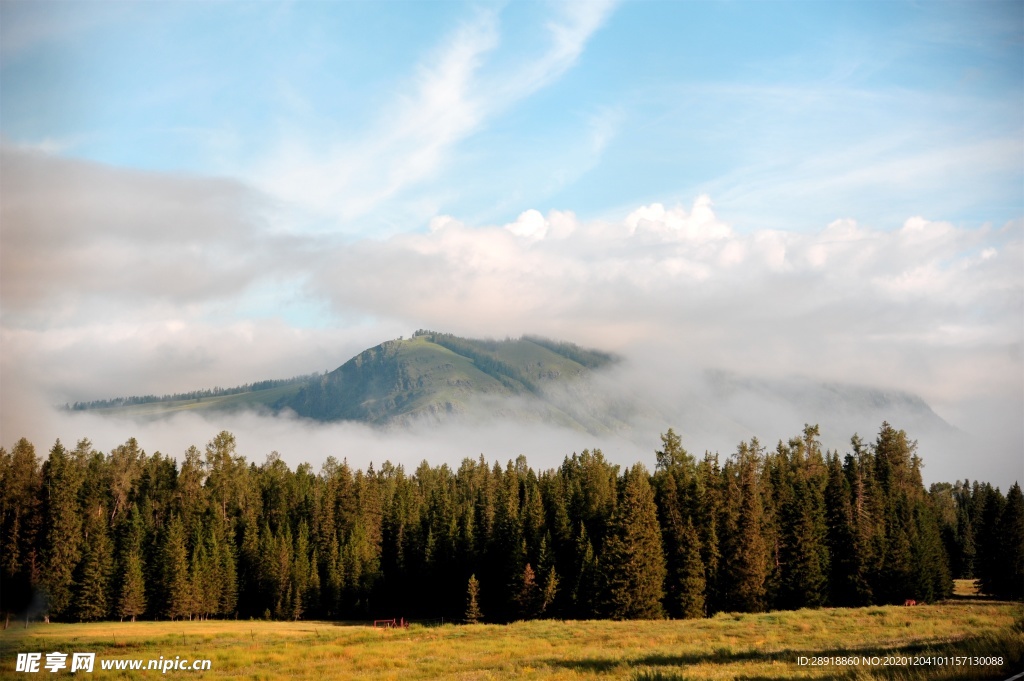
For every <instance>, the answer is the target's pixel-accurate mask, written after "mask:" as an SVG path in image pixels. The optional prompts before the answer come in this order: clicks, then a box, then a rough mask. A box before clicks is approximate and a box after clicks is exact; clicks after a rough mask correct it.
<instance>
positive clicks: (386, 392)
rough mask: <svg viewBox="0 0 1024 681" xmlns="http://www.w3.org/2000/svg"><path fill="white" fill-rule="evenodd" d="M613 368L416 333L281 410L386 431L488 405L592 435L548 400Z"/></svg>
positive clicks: (559, 350) (527, 344) (511, 344)
mask: <svg viewBox="0 0 1024 681" xmlns="http://www.w3.org/2000/svg"><path fill="white" fill-rule="evenodd" d="M613 361H614V358H613V357H612V356H611V355H608V354H605V353H601V352H597V351H595V350H585V349H583V348H580V347H578V346H576V345H573V344H571V343H560V342H555V341H550V340H547V339H543V338H537V337H533V336H524V337H522V338H519V339H516V340H511V339H509V340H503V341H493V340H473V339H468V338H460V337H458V336H453V335H451V334H445V333H435V332H432V331H417V332H416V333H415V334H414V335H413V337H412V338H410V339H407V340H403V339H399V340H393V341H388V342H386V343H381V344H380V345H378V346H376V347H373V348H370V349H369V350H365V351H363V352H362V353H360V354H358V355H356V356H355V357H353V358H352V359H350V360H349V361H347V362H345V363H344V364H343V365H341V366H340V367H338V368H337V369H335V370H334V371H332V372H330V373H328V374H325V375H324V376H322V377H320V378H318V379H315V380H311V381H309V382H307V383H306V384H305V385H303V386H302V387H301V388H300V389H299V390H298V391H297V392H296V393H295V394H294V395H291V396H288V397H284V398H282V399H280V400H279V401H278V402H276V403H275V405H274V406H275V408H277V409H290V410H292V411H294V412H295V413H296V414H298V415H299V416H305V417H307V418H311V419H315V420H318V421H339V420H351V421H363V422H366V423H373V424H386V423H396V422H397V423H403V422H410V421H412V420H416V419H421V418H430V419H440V418H445V417H448V416H452V415H459V414H468V413H470V412H477V411H480V408H481V403H484V404H491V405H492V406H494V407H498V408H499V409H501V410H502V411H503V412H504V413H498V414H495V415H498V416H518V417H523V416H528V417H533V418H539V419H541V420H545V421H550V422H553V423H558V424H560V425H569V426H576V427H580V426H582V427H583V428H584V429H588V428H587V424H581V423H579V422H578V421H577V419H576V418H574V417H573V416H571V415H570V414H568V413H567V412H566V411H565V410H563V409H561V408H560V407H559V406H557V405H556V404H554V403H553V402H552V401H551V400H550V399H548V393H549V392H550V390H551V388H552V387H553V386H555V385H559V384H567V383H571V382H573V381H575V380H577V379H581V378H583V377H584V376H586V375H587V374H588V373H589V372H590V371H591V370H592V369H597V368H600V367H603V366H606V365H608V364H611V363H612V362H613ZM509 398H518V399H511V400H510V399H509ZM499 403H502V404H501V406H499Z"/></svg>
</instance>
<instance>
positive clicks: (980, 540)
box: [0, 423, 1024, 622]
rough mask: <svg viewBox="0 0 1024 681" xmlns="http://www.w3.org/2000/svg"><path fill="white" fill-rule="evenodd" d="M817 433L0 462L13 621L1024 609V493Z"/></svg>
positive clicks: (86, 449) (878, 446) (216, 441)
mask: <svg viewBox="0 0 1024 681" xmlns="http://www.w3.org/2000/svg"><path fill="white" fill-rule="evenodd" d="M819 436H820V433H819V429H818V427H817V426H806V427H805V428H804V429H803V432H802V433H801V434H800V435H799V436H797V437H794V438H792V439H791V440H790V441H789V442H781V441H780V442H779V443H778V444H777V446H776V447H775V448H774V449H767V448H765V447H764V446H762V445H761V444H760V443H759V442H758V441H757V440H756V439H752V440H750V441H749V442H743V443H740V445H739V446H738V447H737V450H736V451H735V452H734V453H733V454H732V455H730V456H728V457H726V458H725V459H724V460H720V457H719V456H718V455H717V454H709V453H705V454H704V456H703V457H701V458H697V457H695V456H693V455H691V454H690V453H688V452H687V451H685V449H684V448H683V447H682V446H681V441H680V438H679V436H678V435H677V434H676V433H675V432H674V431H672V430H671V429H670V430H669V431H668V432H666V433H665V434H663V435H662V436H661V441H662V446H661V449H660V450H659V451H657V452H656V465H655V470H654V472H653V474H652V473H651V472H650V471H648V470H647V469H646V468H645V467H644V466H643V465H642V464H639V463H638V464H636V465H634V466H632V467H630V468H626V469H620V467H619V466H618V465H614V464H612V463H610V462H609V461H608V460H607V459H606V458H605V457H604V456H603V455H602V453H601V451H600V450H596V449H595V450H592V451H591V450H583V451H582V452H581V453H579V454H576V453H574V454H572V455H571V456H566V457H565V459H564V461H563V462H562V464H561V466H559V467H558V468H557V469H550V470H545V471H540V472H538V471H535V470H533V469H532V468H530V467H529V466H528V464H527V460H526V458H525V457H524V456H520V457H519V458H517V459H516V460H515V461H508V462H507V463H506V464H505V465H504V466H502V465H501V464H500V463H497V462H495V463H493V464H489V463H488V462H487V461H486V460H485V459H484V457H483V456H480V458H478V459H477V460H473V459H465V460H463V462H462V464H461V465H460V466H459V467H458V469H457V470H453V469H452V468H451V467H449V466H447V465H442V466H431V465H430V464H429V463H427V462H423V463H422V464H420V465H419V466H418V467H417V468H416V470H415V471H411V472H410V471H407V470H405V469H404V468H403V466H401V465H398V466H396V465H393V464H391V463H389V462H385V463H383V464H381V465H380V466H379V468H375V467H374V466H373V465H370V466H369V467H368V468H367V470H365V471H362V470H353V469H352V468H351V467H350V466H349V465H348V464H347V462H345V461H340V462H339V461H338V460H336V459H335V458H333V457H331V458H328V459H327V460H326V461H325V462H324V464H323V466H322V468H321V470H320V471H319V472H316V471H314V470H313V468H312V467H311V466H310V465H309V464H301V465H299V466H298V467H297V468H296V469H295V470H291V469H290V468H289V466H288V465H287V464H286V463H285V462H284V461H282V459H281V458H280V456H279V455H277V454H276V453H271V454H270V455H268V456H267V457H266V460H265V461H264V462H263V463H262V464H259V465H257V464H256V463H253V462H248V461H247V460H246V459H245V457H244V456H243V455H240V454H239V453H238V452H237V451H236V442H235V438H234V436H233V435H232V434H230V433H228V432H221V433H219V434H218V435H216V436H215V437H214V438H213V439H212V440H211V441H210V442H209V443H208V444H207V445H206V447H205V451H202V450H200V449H199V448H197V447H194V446H193V447H190V448H189V449H188V450H187V451H186V452H185V453H184V456H183V457H181V462H180V465H179V463H178V462H177V461H176V460H175V459H174V458H173V457H169V456H166V455H163V454H160V453H159V452H156V453H153V454H147V453H146V452H145V451H143V450H142V449H141V448H140V446H139V443H138V442H136V440H135V439H134V438H132V439H129V440H128V441H127V442H125V443H124V444H123V445H120V446H118V447H115V448H114V449H112V450H111V451H110V452H109V453H106V454H105V453H102V452H99V451H96V450H95V449H94V448H93V446H92V444H91V443H90V442H89V441H88V440H85V439H83V440H81V441H79V442H78V443H77V445H76V446H75V447H74V448H73V449H69V448H67V447H65V446H64V445H63V444H62V443H61V442H60V441H59V440H58V441H57V442H56V443H55V444H54V445H53V446H52V447H51V448H50V450H49V452H48V454H47V455H46V457H45V460H43V458H42V457H41V456H40V455H39V454H38V453H37V452H36V450H35V447H34V446H33V444H32V443H30V442H29V441H27V440H26V439H21V440H19V441H18V442H17V443H15V444H14V446H13V447H12V448H11V449H10V450H7V449H3V448H0V563H2V564H0V589H2V594H0V608H2V609H3V613H4V615H5V621H9V620H10V619H11V618H16V617H24V618H32V619H46V620H47V621H68V622H77V621H95V620H106V619H122V620H124V619H131V620H135V619H136V618H142V619H168V618H169V619H182V618H183V619H196V618H200V619H205V618H211V617H212V618H231V619H233V618H245V619H249V618H258V619H282V620H284V619H287V620H296V619H339V620H355V619H374V618H385V617H387V618H390V617H405V618H406V619H421V620H427V619H441V618H443V619H444V620H445V621H456V622H461V621H466V622H476V621H486V622H509V621H514V620H528V619H535V618H559V619H592V618H608V619H651V618H662V617H671V618H699V617H707V616H710V615H713V614H714V613H716V612H720V611H739V612H760V611H765V610H776V609H781V610H786V609H797V608H804V607H818V606H859V605H868V604H887V603H890V604H891V603H903V602H904V601H905V600H907V599H913V600H916V601H917V602H919V603H921V602H934V601H937V600H941V599H944V598H947V597H949V596H950V594H951V590H952V580H953V579H954V578H968V579H977V580H978V584H979V586H980V588H981V590H982V592H984V593H987V594H990V595H993V596H997V597H1000V598H1007V599H1021V598H1022V596H1024V593H1022V592H1024V496H1022V494H1021V489H1020V485H1019V484H1016V483H1015V484H1014V485H1013V486H1012V487H1011V488H1010V489H1009V491H1008V492H1007V493H1006V494H1005V495H1004V494H1003V493H1002V492H1001V491H1000V490H999V489H998V488H994V487H993V486H992V485H991V484H989V483H984V482H973V483H972V482H969V481H967V480H965V481H962V482H959V481H958V482H955V483H937V484H932V485H931V486H930V488H927V489H926V488H925V486H924V484H923V482H922V477H921V467H922V461H921V458H920V457H919V456H918V454H917V451H916V444H915V443H914V442H913V441H912V440H910V439H909V437H908V436H907V434H906V433H905V432H903V431H902V430H897V429H895V428H893V427H892V426H890V425H889V424H888V423H883V424H882V426H881V428H880V429H879V431H878V434H877V437H876V438H875V440H874V442H871V443H865V442H863V441H862V440H861V439H860V438H858V437H857V436H854V437H853V438H852V439H851V443H850V451H849V452H847V453H845V454H842V455H841V454H840V453H838V452H834V451H822V447H821V444H820V442H819V439H818V438H819Z"/></svg>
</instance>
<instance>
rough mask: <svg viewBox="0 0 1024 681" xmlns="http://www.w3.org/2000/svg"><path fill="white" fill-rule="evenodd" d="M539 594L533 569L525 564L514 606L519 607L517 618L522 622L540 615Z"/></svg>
mask: <svg viewBox="0 0 1024 681" xmlns="http://www.w3.org/2000/svg"><path fill="white" fill-rule="evenodd" d="M540 599H541V592H540V586H538V584H537V576H536V574H534V572H533V567H532V566H531V565H530V564H529V563H527V564H526V567H524V568H523V579H522V584H521V585H520V587H519V593H518V594H517V596H516V604H517V605H518V606H519V616H520V617H521V618H522V619H524V620H530V619H535V618H536V617H538V616H539V615H540V613H541V600H540Z"/></svg>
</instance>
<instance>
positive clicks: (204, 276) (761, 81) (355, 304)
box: [0, 0, 1024, 487]
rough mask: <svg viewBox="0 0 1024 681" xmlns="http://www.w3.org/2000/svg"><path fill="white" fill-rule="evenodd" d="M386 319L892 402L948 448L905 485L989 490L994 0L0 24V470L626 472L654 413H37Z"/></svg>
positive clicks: (279, 370)
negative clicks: (565, 464)
mask: <svg viewBox="0 0 1024 681" xmlns="http://www.w3.org/2000/svg"><path fill="white" fill-rule="evenodd" d="M418 328H429V329H435V330H444V331H449V332H453V333H457V334H461V335H467V336H473V337H484V336H489V337H498V338H501V337H505V336H512V337H518V336H519V335H522V334H526V333H535V334H544V335H549V336H553V337H556V338H561V339H565V340H570V341H573V342H576V343H579V344H581V345H586V346H591V347H596V348H600V349H604V350H608V351H612V352H616V353H619V354H621V355H622V356H624V357H625V358H627V360H628V362H627V366H628V367H632V369H633V371H632V373H631V374H630V379H628V380H629V382H630V389H631V390H635V391H639V392H649V393H651V394H657V395H661V396H665V397H664V398H663V399H665V400H671V399H673V398H671V397H670V396H671V395H674V394H676V393H674V392H673V390H675V388H676V387H677V385H678V384H681V383H685V382H686V381H692V380H694V379H693V377H694V376H695V375H698V374H699V372H700V371H701V370H707V369H711V370H727V371H730V372H733V373H735V374H738V375H743V376H750V377H756V378H758V379H766V380H767V379H771V380H776V379H786V380H789V379H791V378H793V377H796V378H798V379H799V380H808V381H817V382H837V383H848V384H854V385H858V386H871V387H877V388H879V389H882V390H888V391H903V392H909V393H913V394H916V395H919V396H921V397H922V398H923V399H924V400H925V401H927V403H928V404H929V405H930V406H931V407H932V408H933V409H934V410H935V411H936V413H937V414H938V415H939V416H941V417H942V418H943V419H945V420H946V421H947V422H948V423H949V424H951V425H952V426H954V427H955V428H956V429H958V431H959V432H961V433H962V434H963V437H962V438H961V439H959V440H958V443H959V444H958V445H957V446H956V447H955V448H950V447H946V448H945V449H943V448H942V447H941V446H937V447H936V448H935V450H934V452H931V453H930V452H928V451H921V452H920V453H921V454H922V456H923V457H924V459H925V462H926V465H927V464H928V462H929V461H932V462H933V463H932V464H931V468H930V469H928V468H926V472H925V477H926V479H929V478H931V479H932V480H938V479H953V478H964V477H971V478H972V479H973V478H976V477H983V478H985V479H990V480H992V481H994V482H996V483H998V484H1001V485H1002V486H1003V487H1005V486H1006V485H1007V484H1008V483H1009V482H1012V481H1013V480H1018V479H1021V478H1024V475H1022V472H1024V471H1022V462H1024V456H1022V454H1024V4H1021V3H1019V2H1007V3H1000V2H971V3H942V2H929V3H916V2H896V1H892V2H867V1H865V2H832V3H808V2H774V1H769V2H743V1H722V2H713V1H711V0H707V1H699V2H623V3H612V2H585V3H554V2H520V3H503V4H497V3H461V2H430V3H427V2H408V3H406V2H387V3H370V2H337V3H324V2H258V3H257V2H240V1H239V2H222V3H217V2H208V3H195V2H169V3H168V2H147V3H126V2H73V3H70V2H57V1H53V2H45V3H35V2H27V1H24V0H0V445H3V446H7V447H9V446H10V445H11V444H12V443H13V442H14V441H15V440H16V439H17V438H18V437H21V436H22V435H26V436H29V437H30V439H33V441H34V442H36V444H37V447H40V448H42V449H45V448H48V443H50V442H52V441H53V440H54V439H55V438H57V437H60V438H62V439H63V440H64V441H66V442H67V441H76V440H77V439H78V438H81V437H89V438H91V439H92V440H93V441H94V443H95V444H96V445H97V446H98V447H100V448H110V447H112V446H114V445H116V444H118V443H120V442H123V441H124V440H126V439H127V438H128V437H130V436H133V435H134V436H137V437H139V439H140V442H141V444H142V445H143V446H144V447H147V448H148V449H149V450H150V451H152V450H154V449H160V450H162V451H165V452H168V453H171V454H179V453H180V451H183V450H184V448H185V447H187V445H188V444H193V443H195V444H202V443H203V442H205V441H206V440H207V439H209V438H210V437H212V436H213V435H214V434H215V433H216V432H217V431H218V430H220V428H221V427H222V426H224V427H226V426H231V427H233V428H237V429H239V430H240V432H239V433H236V434H237V435H238V436H239V441H240V444H241V445H245V446H246V447H248V449H247V450H246V451H245V453H246V454H247V456H249V457H250V458H251V459H254V460H260V459H261V458H262V457H263V456H264V455H265V454H266V453H267V451H269V448H270V447H271V446H273V447H274V448H276V449H278V450H280V451H281V454H282V456H284V457H285V458H286V460H290V461H292V462H293V463H295V462H298V461H303V460H313V461H314V463H315V462H316V461H318V460H322V459H323V458H324V457H326V456H327V455H328V454H333V455H336V456H349V457H350V459H352V460H354V461H355V462H356V463H360V464H362V463H363V461H364V460H368V459H369V458H372V457H377V460H380V459H381V458H383V457H385V456H390V457H391V458H392V459H394V458H401V457H403V456H405V457H409V458H410V459H411V460H413V459H415V460H418V459H417V457H420V456H421V455H428V456H431V457H443V456H451V457H454V459H455V460H456V461H457V460H459V459H461V458H462V457H463V456H475V455H477V454H479V453H481V452H484V453H485V454H487V455H491V453H492V452H493V453H494V455H495V456H498V455H501V456H504V455H506V454H507V455H511V456H514V455H515V454H516V453H518V452H517V451H516V450H519V449H521V450H523V451H522V453H526V454H527V455H528V457H529V458H531V459H533V458H534V456H536V457H537V458H539V459H540V460H542V461H545V460H550V461H555V462H557V460H560V458H561V456H563V455H565V454H568V453H571V451H574V450H580V449H582V448H583V447H588V446H604V447H605V448H606V450H610V451H612V453H613V455H617V456H619V457H620V458H622V459H623V463H627V464H628V463H631V462H632V461H631V460H628V459H630V457H637V456H641V455H642V456H645V457H647V458H648V459H650V461H649V462H647V463H648V464H649V465H650V464H651V463H653V450H654V448H655V447H656V445H657V444H658V442H659V441H658V437H657V436H658V432H659V431H658V427H659V425H660V424H655V425H653V426H652V430H651V432H650V433H649V434H647V435H646V440H644V441H643V442H649V443H650V446H647V445H646V444H642V443H641V444H636V442H637V440H636V439H635V438H634V440H632V441H631V442H632V443H633V444H622V443H617V442H605V443H602V442H594V441H593V440H592V439H589V440H588V439H583V440H580V438H579V435H578V434H572V433H564V432H560V433H546V434H545V436H544V437H541V436H539V435H538V436H536V437H532V438H530V439H529V441H523V442H522V443H521V444H520V443H518V442H516V441H515V438H516V437H517V434H518V433H521V429H519V430H517V429H515V428H513V427H507V428H498V427H494V428H474V429H462V430H459V429H456V428H447V429H437V430H435V431H432V432H430V433H420V434H417V435H416V436H415V437H414V436H411V435H410V434H408V433H405V434H396V433H390V434H387V433H384V434H382V433H378V432H375V431H370V430H367V429H360V428H359V427H356V426H352V425H351V424H349V425H343V426H331V427H326V426H324V427H320V426H312V425H310V424H300V423H296V422H291V421H285V420H281V419H273V418H257V417H255V416H247V417H245V418H244V419H241V420H239V421H238V422H232V423H230V424H228V423H211V422H197V421H194V420H193V421H189V422H187V423H185V422H181V423H171V424H168V423H159V424H154V423H142V424H139V423H111V422H109V421H102V420H99V421H98V420H96V419H94V418H92V417H90V418H89V419H85V418H84V417H72V416H69V415H67V414H62V413H60V412H58V411H55V410H53V409H52V406H53V405H56V404H63V403H65V402H74V401H76V400H89V399H100V398H108V397H113V396H120V395H128V394H147V393H157V394H164V393H170V392H176V391H186V390H193V389H197V388H202V387H209V386H214V385H219V386H230V385H237V384H240V383H245V382H249V381H253V380H260V379H265V378H281V377H289V376H293V375H297V374H306V373H310V372H313V371H323V370H328V369H333V368H334V367H336V366H338V365H340V364H341V363H343V362H344V361H345V360H347V359H348V358H349V357H351V356H353V355H354V354H356V353H357V352H359V351H361V350H363V349H365V348H367V347H370V346H373V345H376V344H377V343H379V342H382V341H384V340H387V339H390V338H396V337H398V336H401V335H409V334H410V333H412V332H413V331H414V330H416V329H418ZM695 372H696V373H695ZM623 380H627V379H623ZM759 404H760V406H758V407H751V408H753V409H769V408H770V406H771V405H770V400H769V401H762V402H761V403H759ZM766 413H767V412H766ZM687 418H688V415H687V413H686V412H685V410H682V411H680V413H678V414H677V419H676V421H675V422H674V423H670V424H664V425H665V426H666V427H667V425H672V426H674V427H675V428H676V429H677V430H678V431H680V432H682V433H683V436H684V444H685V445H687V446H691V447H697V446H701V445H703V446H710V447H712V448H718V449H720V450H721V452H722V453H723V455H725V454H728V453H729V452H731V451H733V450H734V449H735V445H736V442H734V441H722V442H710V443H709V442H703V441H701V442H698V441H695V440H692V439H691V440H690V441H689V442H688V440H687V433H688V431H692V430H694V426H696V424H690V423H687ZM792 420H793V422H791V423H790V422H787V423H782V424H780V425H779V426H778V428H779V429H780V431H781V432H788V433H790V434H798V433H799V432H800V428H801V427H802V425H803V423H802V421H799V419H797V418H796V417H795V416H794V417H793V419H792ZM877 425H878V424H875V425H874V426H873V427H874V428H876V429H877ZM894 425H896V426H897V427H899V426H900V424H898V423H896V424H894ZM869 430H870V429H869ZM851 434H852V433H841V434H838V435H835V436H834V441H837V442H842V441H848V438H849V436H850V435H851ZM861 434H862V435H866V436H867V438H868V439H870V436H871V435H872V433H871V432H867V433H861ZM751 435H758V433H751ZM763 435H764V434H762V437H763ZM910 435H911V436H912V437H913V436H914V433H910ZM731 436H732V434H731V433H730V437H731ZM189 439H190V440H191V441H186V440H189ZM768 441H769V442H770V441H771V440H770V438H769V440H768ZM427 443H429V446H428V444H427ZM179 450H180V451H179ZM545 457H547V459H545ZM556 457H557V458H556ZM432 460H433V459H432Z"/></svg>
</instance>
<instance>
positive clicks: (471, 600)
mask: <svg viewBox="0 0 1024 681" xmlns="http://www.w3.org/2000/svg"><path fill="white" fill-rule="evenodd" d="M483 618H484V615H483V613H482V612H481V611H480V582H479V581H478V580H477V578H476V575H470V576H469V582H468V583H467V584H466V613H465V616H464V617H463V618H462V619H463V621H464V622H465V623H466V624H477V623H478V622H479V621H480V620H482V619H483Z"/></svg>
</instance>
